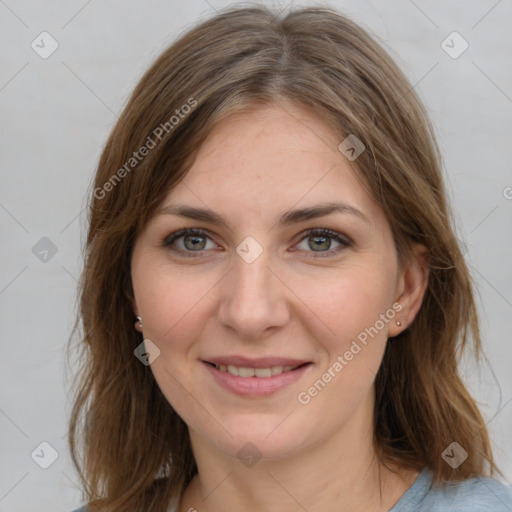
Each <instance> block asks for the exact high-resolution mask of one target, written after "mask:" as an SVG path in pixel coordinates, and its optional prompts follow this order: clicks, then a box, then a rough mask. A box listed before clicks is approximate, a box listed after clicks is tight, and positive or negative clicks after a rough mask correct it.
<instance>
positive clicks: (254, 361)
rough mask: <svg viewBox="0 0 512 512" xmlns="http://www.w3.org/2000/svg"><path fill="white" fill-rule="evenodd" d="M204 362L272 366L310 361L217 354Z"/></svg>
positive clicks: (227, 364)
mask: <svg viewBox="0 0 512 512" xmlns="http://www.w3.org/2000/svg"><path fill="white" fill-rule="evenodd" d="M203 361H204V362H205V363H210V364H213V365H215V366H220V365H224V366H236V367H238V368H271V367H272V366H283V367H284V366H301V365H303V364H305V363H309V362H310V361H306V360H304V359H302V360H301V359H291V358H285V357H259V358H249V357H244V356H219V357H208V358H206V359H203Z"/></svg>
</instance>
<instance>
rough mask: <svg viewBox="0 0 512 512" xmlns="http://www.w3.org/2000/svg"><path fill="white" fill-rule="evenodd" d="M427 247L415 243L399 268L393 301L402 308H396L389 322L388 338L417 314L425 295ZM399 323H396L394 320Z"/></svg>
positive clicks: (401, 329)
mask: <svg viewBox="0 0 512 512" xmlns="http://www.w3.org/2000/svg"><path fill="white" fill-rule="evenodd" d="M427 254H428V249H427V248H426V247H425V246H424V245H422V244H415V245H414V246H413V247H412V250H411V255H410V257H409V259H408V261H407V262H406V263H404V265H403V267H402V269H401V270H400V273H399V276H398V280H397V287H396V298H395V303H399V304H400V305H401V306H402V308H401V309H400V310H398V308H397V309H396V311H397V313H396V315H395V318H394V321H393V322H390V324H389V329H388V335H389V337H390V338H392V337H394V336H397V335H398V334H400V333H401V332H402V331H404V330H405V329H407V327H408V326H409V325H410V324H411V323H412V322H413V320H414V318H415V317H416V315H417V314H418V311H419V310H420V308H421V304H422V302H423V297H424V296H425V290H426V289H427V284H428V275H429V267H428V257H427ZM397 321H398V322H400V324H401V325H397V323H396V322H397Z"/></svg>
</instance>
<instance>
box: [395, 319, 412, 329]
mask: <svg viewBox="0 0 512 512" xmlns="http://www.w3.org/2000/svg"><path fill="white" fill-rule="evenodd" d="M408 321H409V318H406V319H405V323H407V322H408ZM396 325H398V327H400V326H401V325H402V322H400V320H397V321H396Z"/></svg>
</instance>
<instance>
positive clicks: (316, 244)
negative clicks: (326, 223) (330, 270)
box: [299, 229, 350, 257]
mask: <svg viewBox="0 0 512 512" xmlns="http://www.w3.org/2000/svg"><path fill="white" fill-rule="evenodd" d="M333 240H334V241H335V243H337V244H338V247H336V248H334V249H332V248H331V246H332V241H333ZM304 242H305V243H306V244H307V247H308V248H309V249H312V252H317V253H322V254H323V255H325V254H327V255H331V254H333V253H337V252H339V251H340V250H341V249H343V248H345V247H349V246H350V242H349V240H348V239H347V238H345V237H344V236H342V235H341V234H340V233H336V231H331V230H330V229H313V230H311V231H309V232H308V233H307V234H306V236H304V237H303V238H302V240H301V244H302V243H304ZM299 246H300V244H299ZM324 249H326V250H324ZM306 251H307V249H306ZM314 256H315V257H319V256H317V255H316V254H315V255H314ZM321 257H322V256H321Z"/></svg>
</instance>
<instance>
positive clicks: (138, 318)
mask: <svg viewBox="0 0 512 512" xmlns="http://www.w3.org/2000/svg"><path fill="white" fill-rule="evenodd" d="M135 318H136V319H137V322H135V329H137V327H138V328H139V329H141V330H142V318H141V317H140V316H136V317H135ZM137 324H138V325H137ZM137 330H138V329H137Z"/></svg>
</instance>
